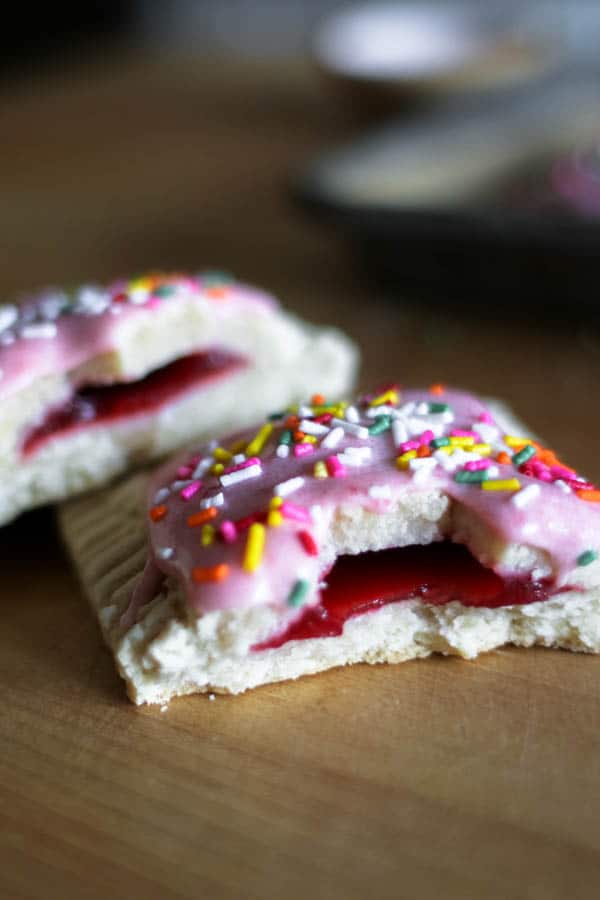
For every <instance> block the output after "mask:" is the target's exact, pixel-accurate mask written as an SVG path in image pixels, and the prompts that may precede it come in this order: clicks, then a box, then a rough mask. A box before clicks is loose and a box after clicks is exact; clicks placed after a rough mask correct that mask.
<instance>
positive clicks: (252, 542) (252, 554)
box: [244, 522, 265, 572]
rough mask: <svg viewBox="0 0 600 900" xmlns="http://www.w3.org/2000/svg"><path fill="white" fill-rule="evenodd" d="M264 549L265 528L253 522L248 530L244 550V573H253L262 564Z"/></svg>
mask: <svg viewBox="0 0 600 900" xmlns="http://www.w3.org/2000/svg"><path fill="white" fill-rule="evenodd" d="M264 547H265V526H264V525H261V524H260V522H253V523H252V525H251V526H250V528H249V529H248V538H247V540H246V549H245V550H244V571H245V572H255V571H256V569H258V567H259V566H260V564H261V562H262V555H263V550H264Z"/></svg>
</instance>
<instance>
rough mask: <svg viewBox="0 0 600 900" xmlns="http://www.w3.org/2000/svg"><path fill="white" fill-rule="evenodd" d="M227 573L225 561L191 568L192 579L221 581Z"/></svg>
mask: <svg viewBox="0 0 600 900" xmlns="http://www.w3.org/2000/svg"><path fill="white" fill-rule="evenodd" d="M228 575H229V566H228V565H227V563H219V564H218V565H216V566H196V567H195V568H193V569H192V578H193V580H194V581H223V579H224V578H227V576H228Z"/></svg>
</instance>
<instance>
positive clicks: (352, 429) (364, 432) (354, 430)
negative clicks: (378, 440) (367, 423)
mask: <svg viewBox="0 0 600 900" xmlns="http://www.w3.org/2000/svg"><path fill="white" fill-rule="evenodd" d="M331 422H332V424H333V425H339V427H340V428H343V429H344V431H347V432H348V434H353V435H354V436H355V437H357V438H361V439H362V440H363V441H366V440H367V438H368V437H369V429H368V428H365V427H364V426H363V425H355V424H354V422H346V420H345V419H332V420H331Z"/></svg>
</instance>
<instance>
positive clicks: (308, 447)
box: [294, 444, 315, 456]
mask: <svg viewBox="0 0 600 900" xmlns="http://www.w3.org/2000/svg"><path fill="white" fill-rule="evenodd" d="M314 452H315V448H314V447H313V445H312V444H295V445H294V456H308V454H309V453H314Z"/></svg>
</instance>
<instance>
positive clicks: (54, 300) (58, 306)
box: [38, 294, 68, 319]
mask: <svg viewBox="0 0 600 900" xmlns="http://www.w3.org/2000/svg"><path fill="white" fill-rule="evenodd" d="M66 306H68V300H67V297H66V295H65V294H47V295H46V296H45V297H42V299H41V300H40V301H39V304H38V308H39V310H40V312H41V314H42V316H43V317H44V319H58V317H59V316H60V314H61V312H62V311H63V309H64V308H65V307H66Z"/></svg>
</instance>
